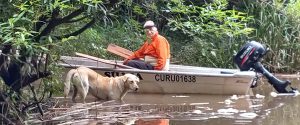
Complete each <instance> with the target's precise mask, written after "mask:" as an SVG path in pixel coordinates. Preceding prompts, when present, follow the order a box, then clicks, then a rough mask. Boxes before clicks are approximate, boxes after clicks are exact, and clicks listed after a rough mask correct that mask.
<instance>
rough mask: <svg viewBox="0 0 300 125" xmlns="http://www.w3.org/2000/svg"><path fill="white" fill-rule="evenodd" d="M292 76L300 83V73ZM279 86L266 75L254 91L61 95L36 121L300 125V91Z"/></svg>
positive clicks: (32, 123) (33, 124)
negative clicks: (290, 92)
mask: <svg viewBox="0 0 300 125" xmlns="http://www.w3.org/2000/svg"><path fill="white" fill-rule="evenodd" d="M280 79H282V80H286V79H287V80H290V81H291V82H292V86H293V87H297V88H300V80H299V79H298V78H287V77H285V78H280ZM271 92H275V90H274V89H273V88H272V86H270V85H269V83H268V82H267V81H266V80H260V81H258V86H257V87H256V88H253V95H251V96H250V95H200V94H199V95H198V94H138V93H129V94H127V95H126V96H125V98H124V101H123V102H120V101H96V100H95V99H94V98H92V97H89V99H88V100H87V103H85V104H82V103H71V101H70V100H71V99H70V98H67V99H64V98H62V97H55V98H54V100H55V106H54V107H53V108H50V109H49V110H48V111H46V112H45V116H44V118H42V119H43V120H39V119H41V118H39V119H38V118H36V117H35V116H34V115H33V116H31V117H32V118H31V119H30V120H28V121H26V123H27V124H30V125H40V124H43V125H48V124H49V125H52V124H53V125H54V124H55V125H56V124H60V125H218V124H220V125H300V116H299V115H300V96H277V97H273V96H271V95H270V93H271Z"/></svg>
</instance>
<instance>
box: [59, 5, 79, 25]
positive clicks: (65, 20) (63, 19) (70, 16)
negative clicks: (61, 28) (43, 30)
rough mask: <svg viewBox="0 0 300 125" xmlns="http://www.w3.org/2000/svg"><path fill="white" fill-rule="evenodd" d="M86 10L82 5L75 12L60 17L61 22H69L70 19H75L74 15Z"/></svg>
mask: <svg viewBox="0 0 300 125" xmlns="http://www.w3.org/2000/svg"><path fill="white" fill-rule="evenodd" d="M83 12H84V7H83V6H82V7H80V8H79V9H78V10H75V11H74V12H72V13H70V14H69V15H67V16H65V17H63V18H61V19H59V22H60V24H61V23H67V22H68V21H70V20H71V19H73V18H74V17H76V16H78V15H80V14H81V13H83Z"/></svg>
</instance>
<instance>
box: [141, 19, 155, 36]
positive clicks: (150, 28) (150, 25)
mask: <svg viewBox="0 0 300 125" xmlns="http://www.w3.org/2000/svg"><path fill="white" fill-rule="evenodd" d="M144 28H145V31H146V35H147V37H148V38H152V37H153V36H154V35H155V34H156V33H157V32H158V31H157V28H156V27H155V24H154V22H153V21H151V20H149V21H146V22H145V24H144Z"/></svg>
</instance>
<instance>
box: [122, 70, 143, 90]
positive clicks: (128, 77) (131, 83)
mask: <svg viewBox="0 0 300 125" xmlns="http://www.w3.org/2000/svg"><path fill="white" fill-rule="evenodd" d="M123 80H124V87H125V88H126V89H129V90H133V91H137V90H138V89H139V86H138V84H137V83H138V82H140V79H139V77H137V76H136V75H133V74H129V73H128V74H125V75H124V79H123Z"/></svg>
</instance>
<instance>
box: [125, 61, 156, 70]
mask: <svg viewBox="0 0 300 125" xmlns="http://www.w3.org/2000/svg"><path fill="white" fill-rule="evenodd" d="M126 65H128V66H131V67H134V68H138V69H146V70H154V67H153V66H152V65H150V64H148V63H145V62H144V61H142V60H129V61H128V63H127V64H126Z"/></svg>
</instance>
